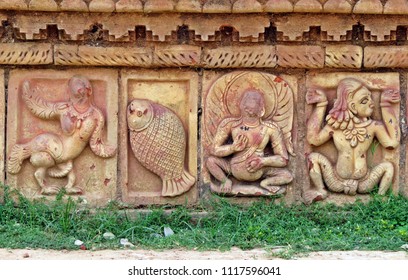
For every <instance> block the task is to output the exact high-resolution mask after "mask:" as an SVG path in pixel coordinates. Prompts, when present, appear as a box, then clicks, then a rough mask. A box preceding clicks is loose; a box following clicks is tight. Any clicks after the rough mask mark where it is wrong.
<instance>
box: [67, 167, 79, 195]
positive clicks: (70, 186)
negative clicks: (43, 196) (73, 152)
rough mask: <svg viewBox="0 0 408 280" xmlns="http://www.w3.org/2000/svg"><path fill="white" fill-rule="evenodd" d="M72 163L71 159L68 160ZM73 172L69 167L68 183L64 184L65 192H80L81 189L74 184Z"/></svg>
mask: <svg viewBox="0 0 408 280" xmlns="http://www.w3.org/2000/svg"><path fill="white" fill-rule="evenodd" d="M70 162H71V164H72V161H70ZM75 179H76V176H75V173H74V170H73V169H71V171H70V172H69V173H68V183H67V185H66V186H65V190H66V192H67V194H82V193H83V191H82V189H81V188H79V187H78V186H74V184H75Z"/></svg>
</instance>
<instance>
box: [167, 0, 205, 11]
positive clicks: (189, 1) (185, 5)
mask: <svg viewBox="0 0 408 280" xmlns="http://www.w3.org/2000/svg"><path fill="white" fill-rule="evenodd" d="M174 9H175V10H176V11H177V12H182V13H201V10H202V7H201V2H200V0H180V1H178V2H177V4H176V6H175V7H174Z"/></svg>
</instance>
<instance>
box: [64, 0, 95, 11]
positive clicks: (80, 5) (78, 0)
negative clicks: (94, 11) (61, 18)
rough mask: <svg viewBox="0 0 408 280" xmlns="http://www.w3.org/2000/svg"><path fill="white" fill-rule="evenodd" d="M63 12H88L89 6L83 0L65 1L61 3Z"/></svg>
mask: <svg viewBox="0 0 408 280" xmlns="http://www.w3.org/2000/svg"><path fill="white" fill-rule="evenodd" d="M61 10H62V11H74V12H88V11H89V9H88V6H87V5H86V4H85V2H84V1H83V0H63V1H62V2H61Z"/></svg>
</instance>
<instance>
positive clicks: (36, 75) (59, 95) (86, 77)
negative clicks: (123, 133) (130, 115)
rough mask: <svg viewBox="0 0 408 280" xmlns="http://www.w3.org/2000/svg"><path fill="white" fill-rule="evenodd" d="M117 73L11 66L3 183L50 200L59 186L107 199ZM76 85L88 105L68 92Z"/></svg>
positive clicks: (111, 192) (112, 175)
mask: <svg viewBox="0 0 408 280" xmlns="http://www.w3.org/2000/svg"><path fill="white" fill-rule="evenodd" d="M76 75H80V76H76ZM74 76H75V78H74V79H72V78H73V77H74ZM71 79H72V80H71ZM117 79H118V73H117V72H116V71H114V70H106V69H70V70H64V71H55V70H13V71H11V73H10V79H9V85H8V89H9V95H8V109H9V110H8V120H7V127H8V128H9V129H8V132H7V137H8V138H7V139H8V140H7V159H8V160H7V161H6V162H7V172H8V176H7V184H8V185H9V186H11V187H12V188H15V189H18V190H19V191H20V192H21V193H22V194H23V195H25V196H26V197H28V198H30V199H35V198H41V197H45V198H46V199H51V200H52V199H54V198H55V193H56V192H57V191H58V190H59V189H61V188H65V189H66V191H67V192H68V193H69V194H70V195H72V196H73V197H74V198H75V197H78V196H81V197H82V198H84V199H85V200H86V201H88V203H90V204H91V205H93V206H101V205H106V203H108V202H109V201H110V200H114V199H115V198H116V176H117V174H116V171H117V158H116V149H117V114H118V99H117V98H118V88H117ZM69 81H71V84H70V83H69ZM89 82H90V84H88V83H89ZM85 88H86V89H85ZM77 89H78V92H79V90H80V89H82V90H81V93H80V94H81V95H84V96H85V94H86V96H87V97H86V98H85V97H84V99H82V101H86V100H87V101H90V102H91V103H90V104H89V103H87V102H83V103H80V100H78V99H76V98H75V97H74V95H73V94H72V91H75V92H76V90H77ZM82 101H81V102H82ZM81 104H82V105H81ZM75 106H76V107H75ZM79 107H81V108H82V109H79ZM81 110H84V111H81ZM47 162H48V163H47ZM46 163H47V164H46ZM81 193H82V194H81Z"/></svg>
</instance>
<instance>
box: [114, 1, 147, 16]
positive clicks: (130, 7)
mask: <svg viewBox="0 0 408 280" xmlns="http://www.w3.org/2000/svg"><path fill="white" fill-rule="evenodd" d="M116 11H117V12H129V13H131V12H143V5H142V2H140V0H120V1H118V2H117V3H116Z"/></svg>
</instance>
